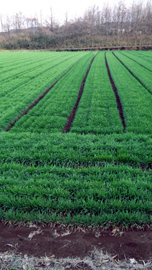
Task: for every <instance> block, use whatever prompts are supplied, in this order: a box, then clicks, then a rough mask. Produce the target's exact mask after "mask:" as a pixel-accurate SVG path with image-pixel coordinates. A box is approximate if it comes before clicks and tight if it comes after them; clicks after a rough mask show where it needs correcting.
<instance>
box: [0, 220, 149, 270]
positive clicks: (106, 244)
mask: <svg viewBox="0 0 152 270" xmlns="http://www.w3.org/2000/svg"><path fill="white" fill-rule="evenodd" d="M18 264H19V265H18ZM7 267H8V268H7ZM15 267H16V268H15ZM19 267H20V268H19ZM0 269H8V270H9V269H10V270H16V269H28V270H32V269H73V270H74V269H132V270H133V269H152V228H150V227H146V228H145V229H143V230H137V229H135V228H134V230H128V231H127V230H121V229H120V228H111V229H108V230H103V229H102V228H98V229H93V228H92V227H90V228H89V227H87V228H86V227H71V226H69V227H67V226H63V225H54V226H51V225H46V224H45V225H43V226H42V225H40V224H39V225H36V224H26V225H19V224H16V225H10V224H4V223H0Z"/></svg>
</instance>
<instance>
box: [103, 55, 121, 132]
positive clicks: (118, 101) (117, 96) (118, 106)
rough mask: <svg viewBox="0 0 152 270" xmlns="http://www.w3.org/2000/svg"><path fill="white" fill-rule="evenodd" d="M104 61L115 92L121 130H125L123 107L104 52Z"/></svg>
mask: <svg viewBox="0 0 152 270" xmlns="http://www.w3.org/2000/svg"><path fill="white" fill-rule="evenodd" d="M105 62H106V67H107V71H108V75H109V80H110V83H111V86H112V89H113V91H114V93H115V97H116V102H117V108H118V110H119V115H120V118H121V121H122V125H123V131H125V129H126V123H125V117H124V114H123V108H122V104H121V101H120V98H119V95H118V91H117V88H116V86H115V83H114V80H113V78H112V76H111V72H110V69H109V65H108V62H107V58H106V54H105Z"/></svg>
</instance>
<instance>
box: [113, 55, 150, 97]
mask: <svg viewBox="0 0 152 270" xmlns="http://www.w3.org/2000/svg"><path fill="white" fill-rule="evenodd" d="M112 53H113V55H114V56H115V57H116V58H117V60H118V61H119V62H120V63H121V64H122V65H123V66H124V67H125V68H126V69H127V70H128V71H129V72H130V74H131V75H132V76H133V77H134V78H135V79H136V80H137V81H138V82H139V83H140V84H141V85H142V86H143V87H144V88H145V89H146V90H147V91H148V92H149V93H150V94H151V95H152V92H151V91H150V90H149V89H148V88H147V86H146V85H145V84H144V83H143V82H142V81H141V80H140V79H139V78H138V77H137V76H136V75H135V74H134V73H133V72H132V71H131V70H130V69H129V68H128V67H127V66H126V65H125V64H124V62H122V61H121V59H120V58H119V57H118V56H117V55H116V54H115V53H114V52H112Z"/></svg>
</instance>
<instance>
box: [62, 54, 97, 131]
mask: <svg viewBox="0 0 152 270" xmlns="http://www.w3.org/2000/svg"><path fill="white" fill-rule="evenodd" d="M96 55H97V54H96ZM96 55H95V56H94V57H93V58H92V60H91V62H90V65H89V67H88V69H87V72H86V74H85V76H84V78H83V80H82V83H81V86H80V90H79V93H78V97H77V101H76V103H75V105H74V107H73V110H72V111H71V114H70V116H69V117H68V121H67V123H66V124H65V126H64V129H63V130H62V132H63V133H68V132H69V131H70V128H71V126H72V123H73V120H74V117H75V114H76V111H77V108H78V105H79V102H80V99H81V96H82V94H83V89H84V85H85V82H86V79H87V76H88V73H89V70H90V68H91V65H92V63H93V60H94V58H95V57H96Z"/></svg>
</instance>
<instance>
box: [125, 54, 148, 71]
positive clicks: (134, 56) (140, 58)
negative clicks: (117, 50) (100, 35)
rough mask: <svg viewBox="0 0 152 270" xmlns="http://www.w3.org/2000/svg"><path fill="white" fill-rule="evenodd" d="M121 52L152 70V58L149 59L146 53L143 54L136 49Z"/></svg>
mask: <svg viewBox="0 0 152 270" xmlns="http://www.w3.org/2000/svg"><path fill="white" fill-rule="evenodd" d="M121 54H123V55H125V56H127V57H128V58H130V59H131V60H133V61H134V62H136V63H137V64H139V65H141V66H142V67H143V68H145V69H147V70H149V71H150V72H152V59H151V61H150V59H147V58H146V57H145V55H141V53H140V52H139V51H135V52H132V51H130V52H128V51H125V52H121Z"/></svg>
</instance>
